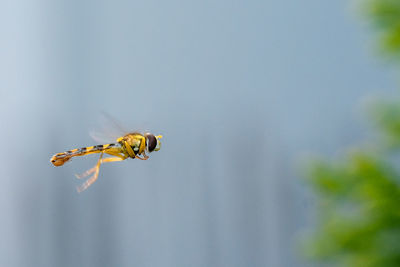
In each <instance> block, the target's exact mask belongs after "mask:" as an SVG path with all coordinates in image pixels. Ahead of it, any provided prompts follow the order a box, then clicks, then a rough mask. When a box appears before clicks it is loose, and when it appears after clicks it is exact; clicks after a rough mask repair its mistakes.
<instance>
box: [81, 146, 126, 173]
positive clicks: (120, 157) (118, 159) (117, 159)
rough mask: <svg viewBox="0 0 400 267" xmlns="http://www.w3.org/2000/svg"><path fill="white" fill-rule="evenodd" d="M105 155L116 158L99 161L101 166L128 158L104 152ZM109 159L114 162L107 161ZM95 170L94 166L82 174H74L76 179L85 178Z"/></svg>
mask: <svg viewBox="0 0 400 267" xmlns="http://www.w3.org/2000/svg"><path fill="white" fill-rule="evenodd" d="M105 153H107V154H109V155H113V156H116V157H115V158H114V157H113V158H105V159H101V162H100V164H103V163H105V162H113V161H122V160H125V159H127V158H128V157H127V156H125V155H121V154H118V153H111V152H105ZM109 159H114V160H109ZM96 169H97V165H96V166H94V167H93V168H91V169H89V170H87V171H85V172H84V173H82V174H75V177H76V178H78V179H82V178H85V177H86V176H88V175H89V174H92V173H94V172H95V171H96Z"/></svg>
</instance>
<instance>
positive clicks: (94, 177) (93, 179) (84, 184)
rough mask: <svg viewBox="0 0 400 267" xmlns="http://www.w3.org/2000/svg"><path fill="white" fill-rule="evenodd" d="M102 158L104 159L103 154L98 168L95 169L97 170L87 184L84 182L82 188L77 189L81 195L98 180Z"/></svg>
mask: <svg viewBox="0 0 400 267" xmlns="http://www.w3.org/2000/svg"><path fill="white" fill-rule="evenodd" d="M102 158H103V152H102V153H101V154H100V158H99V160H98V161H97V164H96V166H95V167H94V168H95V171H94V174H93V175H92V176H91V177H90V178H89V179H87V180H86V182H84V183H83V184H82V185H81V186H78V187H77V191H78V192H79V193H80V192H82V191H84V190H86V189H87V188H88V187H89V186H90V185H91V184H93V183H94V182H95V181H96V180H97V177H98V176H99V170H100V165H101V162H102Z"/></svg>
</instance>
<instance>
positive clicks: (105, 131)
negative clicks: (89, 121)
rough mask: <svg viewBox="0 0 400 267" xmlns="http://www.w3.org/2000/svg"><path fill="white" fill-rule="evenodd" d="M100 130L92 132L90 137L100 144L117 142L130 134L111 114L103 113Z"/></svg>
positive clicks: (100, 119) (100, 117)
mask: <svg viewBox="0 0 400 267" xmlns="http://www.w3.org/2000/svg"><path fill="white" fill-rule="evenodd" d="M99 124H100V129H99V130H95V131H90V132H89V135H90V137H91V138H92V139H93V140H95V141H96V142H98V143H101V144H104V143H111V142H115V140H117V139H118V138H119V137H121V136H124V135H125V134H127V133H129V131H127V130H126V129H125V128H124V127H122V126H121V125H122V124H121V123H120V122H119V121H118V120H117V119H115V118H114V117H112V116H111V115H110V114H108V113H106V112H104V111H102V112H101V114H100V116H99Z"/></svg>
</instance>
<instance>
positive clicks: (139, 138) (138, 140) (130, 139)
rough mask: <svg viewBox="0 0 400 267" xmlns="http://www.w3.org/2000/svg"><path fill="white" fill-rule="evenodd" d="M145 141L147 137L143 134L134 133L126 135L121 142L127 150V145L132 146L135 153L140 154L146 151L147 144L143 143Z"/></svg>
mask: <svg viewBox="0 0 400 267" xmlns="http://www.w3.org/2000/svg"><path fill="white" fill-rule="evenodd" d="M144 142H145V138H144V136H143V135H141V134H139V133H132V134H127V135H125V136H124V137H123V138H122V139H121V141H120V142H119V143H120V144H121V145H122V147H124V148H125V150H127V148H126V145H128V146H130V147H131V148H132V150H133V152H134V154H135V155H138V154H141V153H142V152H143V151H144V148H145V144H142V143H144ZM128 154H129V153H128Z"/></svg>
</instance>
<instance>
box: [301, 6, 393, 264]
mask: <svg viewBox="0 0 400 267" xmlns="http://www.w3.org/2000/svg"><path fill="white" fill-rule="evenodd" d="M363 7H364V9H363V10H364V11H367V12H365V15H366V17H367V19H368V20H369V21H370V22H372V23H371V24H372V25H374V26H375V27H376V29H377V32H378V34H379V35H378V38H377V39H378V40H379V42H377V43H379V44H380V47H381V50H380V51H381V52H382V53H381V55H384V56H385V57H386V59H389V61H390V62H392V63H393V66H397V67H398V64H399V59H400V58H399V55H400V31H399V25H400V2H399V1H393V0H370V1H366V2H365V6H363ZM367 107H368V110H369V113H370V114H369V115H370V116H369V117H368V118H369V120H371V122H373V123H372V124H371V125H374V126H375V128H376V129H375V132H377V133H378V134H374V135H370V136H369V138H368V139H366V141H365V142H364V143H363V144H360V143H358V144H355V145H353V146H352V147H351V149H349V151H347V152H348V153H344V154H341V156H340V157H339V159H335V160H323V161H321V160H319V161H317V162H315V163H314V164H311V169H310V175H309V178H310V184H311V185H313V188H314V191H315V193H316V200H315V202H316V203H317V206H318V212H317V214H316V215H317V216H316V223H315V224H314V225H316V227H315V229H314V230H313V234H312V235H311V236H310V238H309V239H308V245H307V242H305V248H306V249H305V251H307V253H308V255H309V256H311V257H312V258H313V259H315V260H318V261H317V262H318V263H319V264H321V263H331V265H330V266H348V267H380V266H385V267H392V266H393V267H396V266H400V243H399V242H398V241H399V240H400V212H399V203H400V173H399V170H400V169H399V167H398V165H399V164H398V162H399V155H400V154H399V148H400V146H399V145H400V101H399V98H398V96H397V97H395V98H393V99H390V100H385V101H382V100H378V99H376V98H375V99H374V98H371V99H370V103H368V105H367Z"/></svg>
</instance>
